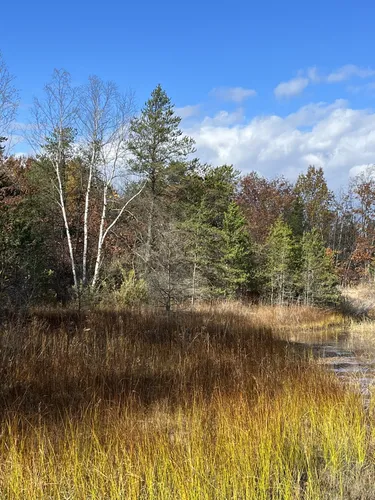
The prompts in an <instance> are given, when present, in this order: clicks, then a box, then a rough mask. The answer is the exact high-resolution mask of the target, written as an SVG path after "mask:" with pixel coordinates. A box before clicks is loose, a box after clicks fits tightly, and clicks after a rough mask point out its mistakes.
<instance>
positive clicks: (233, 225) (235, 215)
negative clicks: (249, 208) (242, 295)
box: [221, 202, 251, 297]
mask: <svg viewBox="0 0 375 500" xmlns="http://www.w3.org/2000/svg"><path fill="white" fill-rule="evenodd" d="M222 239H223V248H222V258H221V264H222V270H223V294H224V296H225V297H233V296H234V295H235V294H236V292H238V291H239V290H240V288H241V287H245V286H246V284H247V283H248V281H249V278H250V269H251V244H250V237H249V233H248V231H247V228H246V221H245V218H244V217H243V215H242V213H241V210H240V208H239V206H238V205H237V204H236V203H234V202H231V203H230V205H229V207H228V209H227V211H226V212H225V214H224V222H223V230H222Z"/></svg>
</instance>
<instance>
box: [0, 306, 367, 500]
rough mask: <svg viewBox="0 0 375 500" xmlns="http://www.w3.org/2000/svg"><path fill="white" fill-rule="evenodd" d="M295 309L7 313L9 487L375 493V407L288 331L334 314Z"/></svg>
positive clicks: (84, 494)
mask: <svg viewBox="0 0 375 500" xmlns="http://www.w3.org/2000/svg"><path fill="white" fill-rule="evenodd" d="M295 309H297V308H295ZM295 309H294V308H288V311H284V310H281V309H270V308H263V307H261V306H259V307H257V308H255V309H254V308H246V307H244V306H240V305H235V306H233V305H229V304H227V305H221V306H216V307H211V308H209V307H207V306H206V307H201V308H200V309H198V310H195V311H190V312H187V311H185V312H184V311H179V312H178V313H173V314H170V315H169V316H167V315H165V314H164V313H162V312H156V311H151V310H144V311H141V312H137V311H124V312H119V311H117V312H116V313H113V312H111V311H93V312H91V313H90V314H88V315H87V317H85V318H78V317H77V315H76V314H74V312H72V311H39V312H35V314H34V316H33V317H32V318H29V320H28V321H20V322H18V324H14V323H13V324H8V325H5V326H3V327H2V329H1V337H0V339H1V356H2V358H1V364H0V369H1V372H2V376H1V379H0V380H1V382H0V384H1V392H0V395H1V399H0V404H1V406H0V498H1V499H18V498H19V499H24V498H28V499H34V498H35V499H37V498H41V499H42V498H57V499H107V498H113V499H184V500H185V499H186V500H194V499H199V500H201V499H207V500H208V499H209V500H211V499H218V500H219V499H220V500H222V499H232V498H233V499H257V500H258V499H271V498H272V499H296V498H301V499H302V498H303V499H317V498H327V499H328V498H373V497H372V496H371V495H370V494H369V495H370V496H365V495H367V489H368V488H370V487H368V485H371V481H373V480H374V478H375V468H374V466H375V464H374V451H375V448H374V438H375V426H374V424H373V417H374V414H373V410H372V409H371V408H370V409H369V410H366V409H365V408H364V407H363V404H362V401H361V399H360V397H359V396H358V395H357V394H355V393H352V392H350V391H349V390H346V389H345V388H344V387H342V386H341V385H340V384H339V383H338V382H337V381H336V379H335V378H334V376H333V375H332V374H329V373H328V372H326V371H324V370H323V369H322V368H321V367H319V366H316V365H315V364H313V363H312V362H311V361H309V360H308V359H307V356H306V355H305V354H304V353H303V352H302V351H298V350H296V349H294V348H293V347H292V346H291V345H290V344H289V343H287V342H285V341H284V340H283V339H282V338H281V334H280V329H282V328H284V327H286V326H287V325H288V318H289V321H293V322H295V323H297V324H300V325H304V326H305V327H306V326H307V323H308V321H310V322H311V324H313V325H317V324H319V325H322V324H324V323H325V322H326V321H328V322H332V318H331V319H329V320H328V318H329V315H330V313H327V312H318V311H316V310H314V311H313V310H310V311H307V310H305V311H304V312H303V313H302V312H301V309H299V310H298V311H297V310H295ZM276 333H277V335H276ZM369 491H370V490H369ZM350 495H354V496H350ZM355 495H356V496H355ZM358 495H361V496H358Z"/></svg>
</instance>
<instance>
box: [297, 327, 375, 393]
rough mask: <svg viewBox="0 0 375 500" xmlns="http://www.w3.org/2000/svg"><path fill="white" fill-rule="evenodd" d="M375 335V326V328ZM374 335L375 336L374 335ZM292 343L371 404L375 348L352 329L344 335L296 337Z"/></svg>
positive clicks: (341, 332)
mask: <svg viewBox="0 0 375 500" xmlns="http://www.w3.org/2000/svg"><path fill="white" fill-rule="evenodd" d="M374 333H375V327H374ZM372 336H373V335H372ZM290 342H291V343H292V344H294V345H295V346H297V347H298V348H302V349H308V350H309V351H310V352H311V354H312V356H313V357H314V358H316V359H317V360H318V362H319V363H320V364H323V365H325V366H326V367H327V369H329V370H331V371H332V372H334V373H335V374H336V375H337V376H338V377H339V378H340V379H341V380H342V381H343V382H346V383H349V384H351V385H353V387H354V388H355V389H356V390H359V391H360V392H361V394H362V395H363V397H364V398H365V400H367V401H368V399H369V397H370V392H371V389H374V388H375V345H374V341H373V340H372V341H371V342H369V341H368V340H367V341H366V339H365V338H364V337H362V336H360V335H357V334H356V333H354V332H351V331H350V329H348V330H345V329H344V330H342V331H340V332H337V331H334V332H328V333H324V334H323V333H316V334H314V333H309V334H307V335H306V332H304V333H302V334H301V335H298V334H297V335H294V334H293V335H292V336H291V337H290Z"/></svg>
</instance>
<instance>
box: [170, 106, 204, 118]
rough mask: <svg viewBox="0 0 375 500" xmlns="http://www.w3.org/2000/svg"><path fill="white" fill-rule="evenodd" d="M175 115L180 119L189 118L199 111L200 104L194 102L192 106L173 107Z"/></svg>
mask: <svg viewBox="0 0 375 500" xmlns="http://www.w3.org/2000/svg"><path fill="white" fill-rule="evenodd" d="M175 112H176V115H177V116H179V117H180V118H182V119H185V118H190V117H192V116H197V115H199V113H200V105H199V104H195V105H194V106H192V105H190V106H183V107H182V108H175Z"/></svg>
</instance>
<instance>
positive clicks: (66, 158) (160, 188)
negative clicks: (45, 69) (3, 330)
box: [0, 59, 375, 310]
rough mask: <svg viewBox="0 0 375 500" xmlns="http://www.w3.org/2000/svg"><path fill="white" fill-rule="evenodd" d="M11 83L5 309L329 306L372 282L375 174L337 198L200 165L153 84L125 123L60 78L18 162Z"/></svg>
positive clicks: (313, 185) (117, 108)
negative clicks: (209, 303)
mask: <svg viewBox="0 0 375 500" xmlns="http://www.w3.org/2000/svg"><path fill="white" fill-rule="evenodd" d="M0 60H1V59H0ZM13 83H14V82H13V79H12V77H11V75H10V74H9V72H8V70H7V67H6V66H5V64H4V62H3V61H2V60H1V64H0V303H1V304H2V306H4V307H9V308H16V307H26V306H28V305H30V304H39V303H67V302H68V301H71V300H79V301H80V302H81V301H88V302H90V303H91V302H92V301H94V302H102V303H103V304H106V305H109V306H110V305H113V304H115V305H119V306H121V305H127V304H135V303H141V302H148V303H153V304H157V305H161V306H163V307H165V308H166V309H168V310H169V309H170V308H171V307H172V306H173V305H175V304H178V303H187V302H190V303H191V304H194V303H195V302H196V301H199V300H211V299H220V298H221V299H230V298H244V299H251V300H267V301H269V302H271V303H289V302H298V303H303V304H334V303H336V302H337V301H338V299H339V292H338V285H340V284H341V285H347V284H351V283H357V282H359V281H362V280H373V279H374V276H375V269H374V251H375V248H374V245H375V175H374V174H375V170H374V168H373V167H369V168H368V169H367V170H366V171H364V172H363V173H361V174H359V175H357V176H356V177H354V178H353V179H352V180H351V182H350V185H349V187H348V189H347V190H346V191H345V192H341V193H339V194H336V195H335V194H334V193H333V192H332V191H331V190H330V189H329V188H328V186H327V183H326V180H325V177H324V171H323V169H322V168H321V167H319V166H308V168H307V170H306V172H304V173H301V174H300V175H299V177H298V179H297V180H296V182H294V183H292V182H290V181H288V180H287V179H285V178H283V177H275V178H272V179H267V178H265V177H262V176H261V175H260V174H258V173H257V172H250V173H249V174H246V175H241V174H240V173H239V172H238V171H236V170H235V169H234V167H233V166H232V165H219V166H212V165H208V164H205V163H202V162H201V161H200V160H199V158H197V157H196V154H195V153H196V151H195V148H194V141H193V139H192V138H190V137H188V136H186V135H185V134H184V133H183V131H182V130H181V119H180V117H178V116H177V114H176V112H175V108H174V105H173V104H172V102H171V100H170V98H169V97H168V95H167V94H166V92H165V90H164V89H163V88H162V87H161V86H160V85H158V86H157V87H156V88H155V89H154V90H153V92H152V94H151V96H150V98H149V99H148V101H147V102H146V103H145V105H144V107H143V108H142V110H141V112H140V113H138V114H136V113H135V107H134V96H133V95H132V94H131V93H129V92H128V93H126V94H125V95H124V94H122V93H121V92H120V91H119V89H118V88H117V86H116V85H115V84H114V83H112V82H104V81H102V80H101V79H100V78H98V77H96V76H93V77H90V78H89V80H88V82H87V83H86V84H84V85H82V86H80V87H76V86H74V85H73V84H72V80H71V77H70V75H69V74H68V73H67V72H66V71H58V70H55V71H54V73H53V76H52V79H51V81H50V82H49V83H48V84H47V85H46V86H45V88H44V92H43V95H42V96H41V97H39V98H38V99H35V100H34V104H33V107H32V111H31V124H30V126H29V127H28V129H27V130H26V131H25V135H26V137H27V140H28V142H29V144H30V145H31V146H32V147H33V151H34V153H33V154H30V155H29V156H28V157H18V156H15V155H12V154H11V153H10V152H9V151H7V145H8V144H9V140H10V139H11V133H10V129H11V125H12V123H13V122H14V120H15V116H16V109H17V92H16V90H15V88H14V86H13Z"/></svg>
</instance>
